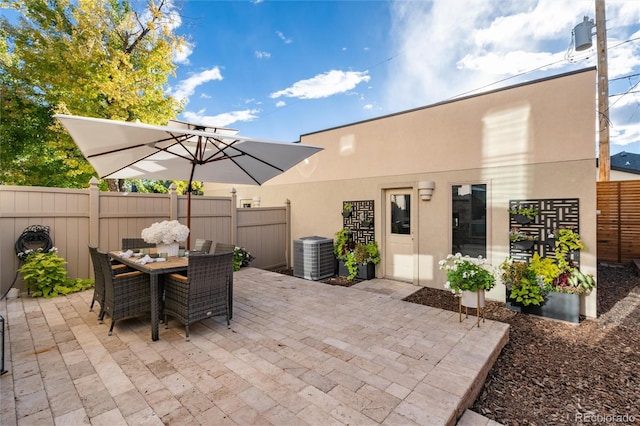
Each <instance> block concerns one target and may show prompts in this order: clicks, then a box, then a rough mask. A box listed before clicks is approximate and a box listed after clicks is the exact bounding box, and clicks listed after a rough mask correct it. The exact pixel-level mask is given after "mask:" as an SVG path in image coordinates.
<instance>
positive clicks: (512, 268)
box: [500, 258, 547, 311]
mask: <svg viewBox="0 0 640 426" xmlns="http://www.w3.org/2000/svg"><path fill="white" fill-rule="evenodd" d="M500 269H501V270H502V282H503V283H504V285H505V286H506V287H507V294H508V295H509V304H510V305H511V306H509V307H513V306H517V307H527V306H530V305H533V306H540V305H541V304H542V303H544V296H545V294H546V293H547V289H546V287H545V285H544V280H542V279H538V276H537V275H536V272H535V270H534V269H533V268H531V267H529V265H527V264H526V263H525V262H517V261H514V260H513V259H512V258H507V259H506V260H505V261H504V262H502V264H501V265H500ZM516 310H518V311H520V310H521V309H516Z"/></svg>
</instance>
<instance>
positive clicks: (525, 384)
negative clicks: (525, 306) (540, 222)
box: [278, 265, 640, 425]
mask: <svg viewBox="0 0 640 426" xmlns="http://www.w3.org/2000/svg"><path fill="white" fill-rule="evenodd" d="M278 272H281V273H286V274H289V275H290V274H291V273H290V271H287V270H280V271H278ZM323 282H326V283H327V284H332V285H346V286H348V285H352V284H353V283H354V282H348V281H346V280H345V279H344V278H341V277H333V278H330V279H327V280H323ZM405 300H406V301H408V302H412V303H420V304H423V305H428V306H433V307H437V308H441V309H446V310H450V311H455V312H457V311H458V301H457V299H455V298H454V297H453V295H452V294H451V293H450V292H449V291H446V290H440V289H432V288H427V287H422V288H420V290H418V291H416V292H415V293H414V294H412V295H411V296H409V297H407V298H406V299H405ZM597 303H598V314H599V317H598V318H597V319H584V320H582V321H581V322H580V324H571V323H565V322H562V321H555V320H549V319H544V318H539V317H536V316H533V315H526V314H521V313H517V312H514V311H512V310H509V309H507V308H506V307H505V306H504V303H498V302H493V301H488V302H487V307H486V310H485V316H486V318H487V319H492V320H496V321H501V322H505V323H508V324H509V325H510V330H509V342H508V343H507V345H506V346H505V347H504V349H503V350H502V352H501V354H500V356H499V357H498V360H497V361H496V363H495V365H494V367H493V368H492V369H491V371H490V372H489V375H488V377H487V380H486V382H485V384H484V387H483V390H482V392H481V394H480V396H479V397H478V399H477V400H476V401H475V403H474V404H473V406H472V407H471V409H472V410H473V411H475V412H477V413H480V414H483V415H484V416H486V417H488V418H490V419H493V420H495V421H497V422H499V423H502V424H505V425H554V424H587V423H589V424H592V423H599V424H634V423H635V424H640V277H639V276H638V275H636V273H635V269H634V268H632V267H620V266H615V265H599V266H598V301H597Z"/></svg>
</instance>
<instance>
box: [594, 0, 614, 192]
mask: <svg viewBox="0 0 640 426" xmlns="http://www.w3.org/2000/svg"><path fill="white" fill-rule="evenodd" d="M596 42H597V43H598V45H597V47H596V50H597V53H598V56H597V57H598V66H597V68H598V123H599V126H598V132H599V133H598V135H599V141H600V145H599V149H598V152H599V157H600V159H599V165H600V167H599V169H598V181H600V182H604V181H608V180H609V174H610V173H609V170H610V168H611V157H610V154H609V66H608V63H607V22H606V18H605V10H604V0H596Z"/></svg>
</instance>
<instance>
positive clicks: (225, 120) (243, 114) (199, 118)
mask: <svg viewBox="0 0 640 426" xmlns="http://www.w3.org/2000/svg"><path fill="white" fill-rule="evenodd" d="M259 112H260V110H257V109H246V110H242V111H231V112H225V113H222V114H218V115H205V114H204V111H198V112H192V111H185V112H183V113H182V116H183V117H184V119H185V120H186V121H189V122H191V123H198V124H204V125H207V126H212V127H227V126H229V125H231V124H233V123H237V122H243V121H252V120H254V119H256V118H258V115H257V114H258V113H259Z"/></svg>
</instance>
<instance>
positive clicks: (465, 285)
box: [438, 253, 496, 293]
mask: <svg viewBox="0 0 640 426" xmlns="http://www.w3.org/2000/svg"><path fill="white" fill-rule="evenodd" d="M438 266H439V268H440V270H441V271H445V272H446V273H447V282H446V283H445V285H444V287H445V288H447V289H450V290H451V291H452V292H453V293H459V292H461V291H478V290H491V289H492V288H493V287H494V286H495V285H496V279H495V275H494V271H493V266H491V264H489V263H488V262H487V259H485V258H483V257H482V256H478V257H477V258H472V257H470V256H462V254H460V253H456V254H449V255H447V257H446V258H445V259H442V260H440V262H438Z"/></svg>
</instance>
